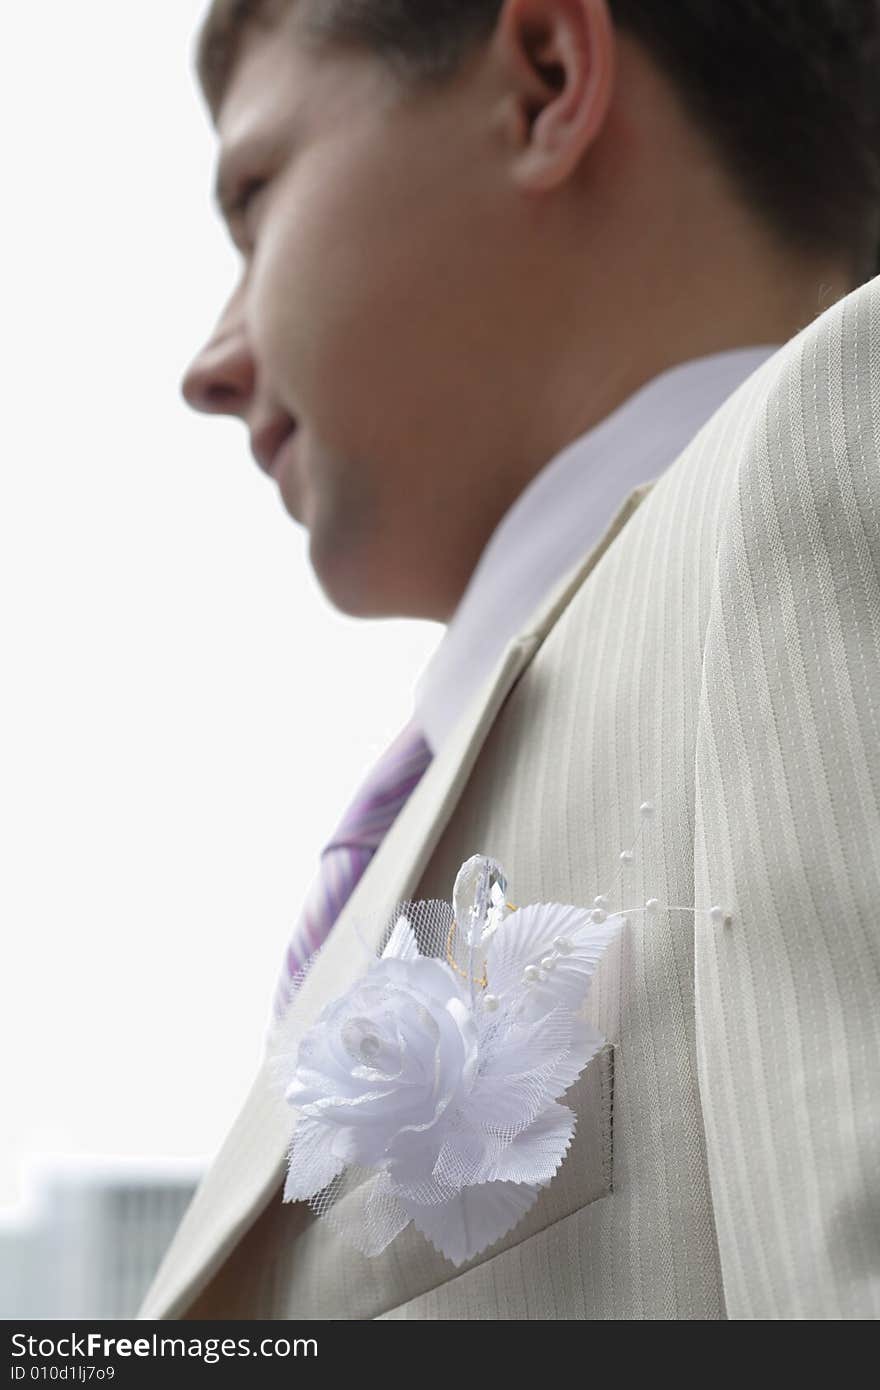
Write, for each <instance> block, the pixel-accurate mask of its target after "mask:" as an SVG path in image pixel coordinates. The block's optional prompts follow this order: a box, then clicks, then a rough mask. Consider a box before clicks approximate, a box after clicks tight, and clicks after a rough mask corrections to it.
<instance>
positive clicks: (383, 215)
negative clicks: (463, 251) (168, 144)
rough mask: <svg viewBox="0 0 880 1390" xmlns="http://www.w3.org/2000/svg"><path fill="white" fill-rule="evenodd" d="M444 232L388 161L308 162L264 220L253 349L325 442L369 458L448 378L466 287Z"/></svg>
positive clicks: (403, 175)
mask: <svg viewBox="0 0 880 1390" xmlns="http://www.w3.org/2000/svg"><path fill="white" fill-rule="evenodd" d="M433 206H436V195H435V203H434V205H433ZM439 223H440V219H439V218H438V216H437V215H436V214H435V213H434V212H432V204H431V203H428V205H427V206H426V196H425V190H421V191H420V189H419V188H418V187H417V186H414V184H413V182H412V181H411V180H410V177H409V175H408V174H407V172H406V171H405V170H400V169H398V170H397V172H396V173H395V172H394V170H393V168H392V167H391V161H383V162H382V164H381V166H380V167H379V168H378V169H376V168H374V169H373V170H372V171H371V170H370V168H369V166H368V165H367V163H366V162H365V161H364V162H361V163H359V162H358V160H357V158H356V156H355V157H352V156H351V155H350V154H346V157H345V160H344V161H343V160H342V159H341V158H340V159H339V160H337V161H336V162H333V161H331V160H329V158H328V159H326V160H325V161H324V162H323V163H321V162H320V161H319V160H318V159H317V158H316V159H315V160H314V161H313V162H312V163H305V162H304V163H303V166H302V167H301V168H300V169H298V170H297V171H296V174H295V177H293V178H292V179H291V181H290V184H289V186H288V188H287V189H286V190H284V191H283V192H282V196H281V197H279V199H278V201H277V203H274V204H273V206H272V210H271V218H270V217H267V218H266V219H265V225H264V227H261V229H260V231H261V241H260V245H259V249H258V255H257V257H256V258H255V263H254V278H253V283H252V314H253V320H252V323H253V337H254V343H255V348H256V350H257V352H258V354H261V355H262V356H263V357H264V359H265V365H266V368H267V372H268V375H269V377H270V379H274V378H275V377H277V378H278V380H279V388H280V389H281V390H282V391H283V392H284V396H283V398H284V399H289V401H290V405H291V409H292V410H295V409H296V408H297V407H299V411H298V413H300V414H301V416H302V418H303V419H304V421H305V423H306V425H309V424H311V425H312V427H313V428H314V429H316V430H317V431H318V432H319V434H320V435H321V437H322V438H324V439H326V440H327V441H336V442H338V443H339V444H340V445H342V444H343V443H347V444H349V445H351V444H353V443H355V442H356V443H357V446H358V447H359V448H361V449H362V450H364V451H369V450H370V448H371V447H373V446H376V445H378V444H379V443H380V441H382V440H387V437H388V430H389V428H390V427H391V426H393V424H394V421H395V419H397V418H398V417H399V416H400V414H401V404H402V402H404V401H405V402H406V408H407V410H406V412H404V413H407V412H408V413H409V415H410V417H412V415H413V414H421V411H422V407H421V405H420V401H421V402H423V403H424V404H427V400H428V399H429V398H430V391H431V390H433V389H434V383H435V382H436V379H437V369H438V364H439V363H440V362H443V363H445V367H446V370H447V371H448V368H449V358H450V348H451V347H452V348H454V332H453V323H454V321H455V320H457V319H458V318H459V317H460V314H461V309H462V304H463V302H466V286H463V285H461V284H456V280H455V273H454V269H453V266H452V265H451V263H450V259H451V258H450V252H449V243H448V242H447V243H446V248H445V251H444V237H445V233H444V231H443V229H442V226H440V225H439ZM264 232H265V235H263V233H264ZM426 383H429V385H428V386H427V387H426ZM420 423H421V424H422V425H424V424H426V423H427V422H426V421H425V420H424V419H422V420H421V422H420ZM355 430H356V434H355V433H353V431H355Z"/></svg>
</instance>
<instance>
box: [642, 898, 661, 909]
mask: <svg viewBox="0 0 880 1390" xmlns="http://www.w3.org/2000/svg"><path fill="white" fill-rule="evenodd" d="M659 906H660V899H659V898H649V899H648V901H647V902H646V903H645V907H646V909H647V911H648V912H656V911H657V908H658V907H659Z"/></svg>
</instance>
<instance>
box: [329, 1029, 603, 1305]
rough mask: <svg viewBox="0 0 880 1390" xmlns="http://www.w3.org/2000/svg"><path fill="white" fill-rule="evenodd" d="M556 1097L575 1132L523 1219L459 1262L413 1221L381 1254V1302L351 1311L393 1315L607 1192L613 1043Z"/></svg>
mask: <svg viewBox="0 0 880 1390" xmlns="http://www.w3.org/2000/svg"><path fill="white" fill-rule="evenodd" d="M560 1100H561V1101H562V1103H563V1104H564V1105H567V1106H568V1108H569V1109H570V1110H572V1111H573V1112H574V1115H575V1132H574V1137H573V1139H572V1141H571V1144H570V1145H569V1148H568V1151H567V1153H566V1155H565V1157H564V1159H563V1160H562V1163H561V1164H560V1166H559V1168H558V1169H557V1171H556V1174H555V1176H554V1178H553V1180H552V1181H551V1182H550V1183H549V1184H548V1185H547V1187H545V1188H544V1189H543V1190H542V1191H541V1193H540V1195H539V1197H538V1198H537V1200H536V1201H535V1204H534V1206H532V1207H531V1209H530V1210H529V1211H528V1212H526V1214H525V1216H524V1217H523V1218H522V1220H521V1221H519V1222H518V1223H517V1225H516V1226H514V1227H513V1229H512V1230H510V1231H508V1232H507V1234H506V1235H505V1236H502V1237H501V1239H500V1240H497V1241H496V1242H495V1243H494V1245H490V1246H487V1247H486V1249H485V1250H482V1251H481V1252H480V1253H479V1254H478V1255H475V1256H474V1258H473V1259H471V1260H467V1261H466V1262H465V1263H464V1264H461V1265H458V1266H456V1265H454V1264H453V1263H452V1261H451V1260H447V1259H445V1258H444V1257H443V1256H442V1255H440V1254H439V1253H438V1252H437V1251H436V1250H435V1249H434V1247H433V1246H432V1245H431V1244H430V1243H429V1242H428V1241H427V1240H426V1239H425V1237H424V1236H423V1235H421V1233H420V1232H419V1231H417V1230H416V1228H415V1227H414V1226H413V1225H410V1226H408V1227H407V1228H406V1230H404V1231H403V1232H402V1233H401V1235H400V1236H398V1237H397V1239H396V1240H395V1241H393V1242H392V1244H391V1245H390V1246H389V1247H388V1250H387V1251H385V1253H384V1255H383V1256H382V1257H380V1259H381V1264H382V1269H381V1276H382V1277H381V1278H380V1280H379V1281H378V1288H381V1289H382V1290H383V1292H384V1295H385V1297H384V1299H382V1305H380V1306H378V1307H376V1306H375V1304H374V1306H373V1310H372V1311H370V1312H366V1310H364V1311H362V1312H361V1313H360V1314H356V1315H355V1316H368V1317H386V1316H393V1313H394V1309H395V1307H396V1306H397V1305H399V1304H402V1303H405V1302H406V1301H407V1300H409V1299H413V1298H418V1296H419V1295H421V1294H424V1293H428V1292H429V1291H430V1290H432V1289H436V1288H439V1287H440V1286H441V1285H442V1286H445V1285H447V1284H448V1283H449V1282H450V1281H452V1280H455V1279H459V1278H461V1277H462V1276H463V1275H465V1274H467V1273H468V1272H469V1271H470V1270H473V1269H475V1268H476V1267H477V1266H479V1265H481V1264H484V1263H485V1262H486V1261H489V1260H492V1259H494V1258H496V1257H497V1256H498V1255H501V1254H503V1253H504V1252H505V1251H507V1250H512V1249H513V1248H514V1247H515V1246H517V1245H519V1244H521V1243H522V1242H523V1241H527V1240H529V1239H530V1238H531V1237H532V1236H535V1235H537V1234H538V1232H540V1231H543V1230H545V1229H546V1228H547V1227H548V1226H552V1225H553V1224H554V1222H556V1221H562V1220H564V1219H565V1218H566V1217H567V1216H571V1215H572V1213H573V1212H576V1211H578V1210H580V1208H581V1207H584V1206H586V1205H587V1204H588V1203H590V1202H595V1201H597V1200H598V1199H599V1198H600V1197H607V1196H608V1195H609V1193H610V1192H611V1191H612V1184H613V1168H614V1163H613V1154H614V1048H613V1046H612V1045H611V1044H610V1043H606V1044H605V1046H604V1047H602V1048H601V1049H600V1050H599V1052H597V1054H596V1056H595V1057H594V1058H593V1059H592V1061H591V1062H590V1063H589V1065H588V1066H587V1067H586V1068H585V1070H584V1071H583V1072H582V1073H581V1075H580V1076H579V1077H578V1078H577V1080H576V1081H575V1082H574V1084H573V1085H572V1086H570V1087H569V1089H568V1090H567V1091H566V1092H565V1094H564V1096H561V1097H560ZM389 1295H391V1297H389ZM395 1295H396V1296H395ZM380 1297H381V1295H380ZM349 1316H350V1314H349Z"/></svg>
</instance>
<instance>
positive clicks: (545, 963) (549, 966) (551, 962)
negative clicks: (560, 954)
mask: <svg viewBox="0 0 880 1390" xmlns="http://www.w3.org/2000/svg"><path fill="white" fill-rule="evenodd" d="M555 966H556V957H555V956H545V957H544V959H543V960H542V961H541V969H542V970H553V969H554V968H555Z"/></svg>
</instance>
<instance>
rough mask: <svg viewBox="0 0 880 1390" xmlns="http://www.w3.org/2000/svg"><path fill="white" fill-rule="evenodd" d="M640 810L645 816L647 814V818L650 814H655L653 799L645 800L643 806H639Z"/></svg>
mask: <svg viewBox="0 0 880 1390" xmlns="http://www.w3.org/2000/svg"><path fill="white" fill-rule="evenodd" d="M639 811H640V812H641V814H642V815H643V816H645V817H646V818H647V817H649V816H653V814H654V803H653V801H643V802H642V804H641V806H640V807H639Z"/></svg>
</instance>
